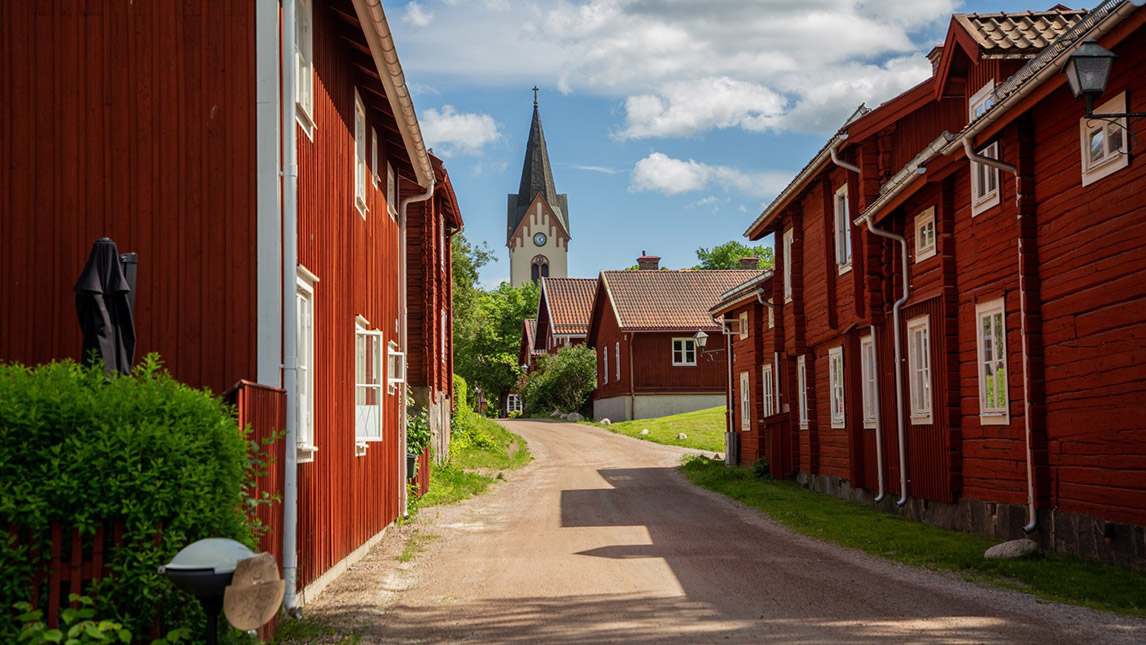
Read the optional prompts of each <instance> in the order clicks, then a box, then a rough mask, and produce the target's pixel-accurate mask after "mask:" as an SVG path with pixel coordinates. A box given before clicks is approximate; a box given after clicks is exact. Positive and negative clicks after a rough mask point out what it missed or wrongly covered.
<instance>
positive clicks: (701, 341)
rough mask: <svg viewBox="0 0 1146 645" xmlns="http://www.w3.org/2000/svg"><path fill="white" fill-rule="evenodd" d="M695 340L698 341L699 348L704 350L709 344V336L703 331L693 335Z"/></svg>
mask: <svg viewBox="0 0 1146 645" xmlns="http://www.w3.org/2000/svg"><path fill="white" fill-rule="evenodd" d="M692 338H693V340H695V341H696V346H697V348H699V349H701V350H704V346H705V345H707V344H708V334H706V333H704V330H703V329H701V330H699V331H697V332H696V333H695V334H693V335H692Z"/></svg>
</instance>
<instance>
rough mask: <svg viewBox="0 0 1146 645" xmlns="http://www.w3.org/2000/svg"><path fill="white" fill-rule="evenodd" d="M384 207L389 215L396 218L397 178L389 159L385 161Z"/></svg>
mask: <svg viewBox="0 0 1146 645" xmlns="http://www.w3.org/2000/svg"><path fill="white" fill-rule="evenodd" d="M386 208H387V210H389V211H390V217H393V218H394V219H397V218H398V178H397V176H395V175H394V166H391V165H390V162H389V161H387V162H386Z"/></svg>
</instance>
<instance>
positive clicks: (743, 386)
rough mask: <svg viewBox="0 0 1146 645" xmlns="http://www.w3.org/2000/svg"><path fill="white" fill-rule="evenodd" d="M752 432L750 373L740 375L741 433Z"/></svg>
mask: <svg viewBox="0 0 1146 645" xmlns="http://www.w3.org/2000/svg"><path fill="white" fill-rule="evenodd" d="M751 430H752V386H751V385H750V384H749V380H748V372H741V373H740V431H741V432H749V431H751Z"/></svg>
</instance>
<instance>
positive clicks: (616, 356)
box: [613, 340, 621, 383]
mask: <svg viewBox="0 0 1146 645" xmlns="http://www.w3.org/2000/svg"><path fill="white" fill-rule="evenodd" d="M613 363H615V364H616V366H617V367H616V370H617V373H616V375H615V376H616V377H617V382H618V383H620V382H621V341H619V340H618V341H617V342H616V344H615V345H613Z"/></svg>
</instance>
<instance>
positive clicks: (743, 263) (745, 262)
mask: <svg viewBox="0 0 1146 645" xmlns="http://www.w3.org/2000/svg"><path fill="white" fill-rule="evenodd" d="M758 264H760V258H740V268H741V269H747V270H748V271H755V270H756V266H757V265H758Z"/></svg>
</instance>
